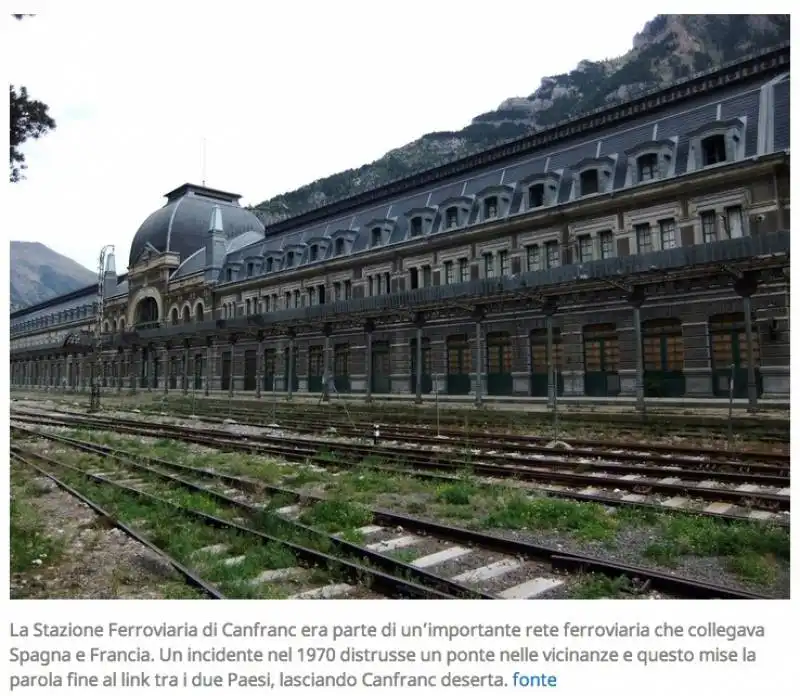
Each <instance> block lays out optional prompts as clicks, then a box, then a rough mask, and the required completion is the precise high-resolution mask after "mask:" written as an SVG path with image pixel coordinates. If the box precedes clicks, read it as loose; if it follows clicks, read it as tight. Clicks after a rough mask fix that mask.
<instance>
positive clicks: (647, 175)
mask: <svg viewBox="0 0 800 696" xmlns="http://www.w3.org/2000/svg"><path fill="white" fill-rule="evenodd" d="M637 164H638V165H639V181H640V182H643V181H652V180H653V179H656V178H658V155H655V154H647V155H642V156H641V157H639V159H638V160H637Z"/></svg>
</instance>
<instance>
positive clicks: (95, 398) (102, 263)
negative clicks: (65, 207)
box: [89, 244, 116, 413]
mask: <svg viewBox="0 0 800 696" xmlns="http://www.w3.org/2000/svg"><path fill="white" fill-rule="evenodd" d="M113 252H114V245H113V244H106V246H104V247H103V248H102V249H101V250H100V258H99V259H98V262H97V313H96V314H95V321H94V336H93V341H92V363H91V373H90V378H89V379H90V397H89V411H90V412H91V413H94V412H95V411H99V410H100V383H99V379H98V378H99V374H100V341H101V336H102V331H103V305H104V302H105V275H106V256H107V255H108V254H109V253H113ZM115 280H116V279H115Z"/></svg>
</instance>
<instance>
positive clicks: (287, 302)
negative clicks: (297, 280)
mask: <svg viewBox="0 0 800 696" xmlns="http://www.w3.org/2000/svg"><path fill="white" fill-rule="evenodd" d="M283 304H284V309H291V308H292V293H290V292H288V291H287V292H285V293H283Z"/></svg>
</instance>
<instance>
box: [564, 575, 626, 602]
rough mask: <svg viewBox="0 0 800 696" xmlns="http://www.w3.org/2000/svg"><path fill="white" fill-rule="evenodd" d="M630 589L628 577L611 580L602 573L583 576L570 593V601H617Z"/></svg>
mask: <svg viewBox="0 0 800 696" xmlns="http://www.w3.org/2000/svg"><path fill="white" fill-rule="evenodd" d="M629 588H630V581H629V580H628V578H626V577H618V578H610V577H608V576H607V575H602V574H600V573H590V574H588V575H583V576H581V577H580V578H579V579H578V581H577V582H576V583H575V584H574V585H573V587H572V589H571V591H570V599H615V598H617V597H620V596H621V595H623V594H624V593H625V592H626V591H627V590H628V589H629Z"/></svg>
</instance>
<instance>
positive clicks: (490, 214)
mask: <svg viewBox="0 0 800 696" xmlns="http://www.w3.org/2000/svg"><path fill="white" fill-rule="evenodd" d="M496 217H497V196H489V197H488V198H487V199H486V200H485V201H484V202H483V219H484V220H491V219H492V218H496Z"/></svg>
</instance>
